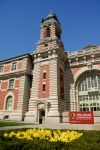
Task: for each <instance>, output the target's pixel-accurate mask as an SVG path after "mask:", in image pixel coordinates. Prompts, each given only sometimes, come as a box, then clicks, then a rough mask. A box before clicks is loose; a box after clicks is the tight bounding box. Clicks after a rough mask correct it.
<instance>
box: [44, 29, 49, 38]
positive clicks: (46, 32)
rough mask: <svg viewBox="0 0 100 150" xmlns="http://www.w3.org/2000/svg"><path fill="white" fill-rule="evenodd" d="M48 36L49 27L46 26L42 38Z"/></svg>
mask: <svg viewBox="0 0 100 150" xmlns="http://www.w3.org/2000/svg"><path fill="white" fill-rule="evenodd" d="M47 37H50V27H47V28H46V29H45V31H44V38H47Z"/></svg>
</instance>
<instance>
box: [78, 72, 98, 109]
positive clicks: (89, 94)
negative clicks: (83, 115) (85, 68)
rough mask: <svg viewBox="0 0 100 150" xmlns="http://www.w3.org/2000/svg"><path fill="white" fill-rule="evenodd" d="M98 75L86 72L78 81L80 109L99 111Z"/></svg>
mask: <svg viewBox="0 0 100 150" xmlns="http://www.w3.org/2000/svg"><path fill="white" fill-rule="evenodd" d="M99 91H100V75H99V74H96V73H92V74H86V75H85V76H84V77H83V78H82V79H80V80H79V82H78V102H79V110H80V111H100V93H99Z"/></svg>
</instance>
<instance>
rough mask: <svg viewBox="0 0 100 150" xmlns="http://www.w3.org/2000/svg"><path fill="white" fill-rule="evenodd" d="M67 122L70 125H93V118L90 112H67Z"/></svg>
mask: <svg viewBox="0 0 100 150" xmlns="http://www.w3.org/2000/svg"><path fill="white" fill-rule="evenodd" d="M69 120H70V123H72V124H93V123H94V116H93V112H92V111H87V112H85V111H84V112H78V111H77V112H76V111H73V112H69Z"/></svg>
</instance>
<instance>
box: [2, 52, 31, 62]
mask: <svg viewBox="0 0 100 150" xmlns="http://www.w3.org/2000/svg"><path fill="white" fill-rule="evenodd" d="M26 56H31V55H30V54H29V53H26V54H23V55H18V56H15V57H11V58H8V59H4V60H1V61H0V63H4V62H8V61H12V60H13V59H17V58H21V57H26Z"/></svg>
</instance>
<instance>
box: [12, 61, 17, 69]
mask: <svg viewBox="0 0 100 150" xmlns="http://www.w3.org/2000/svg"><path fill="white" fill-rule="evenodd" d="M16 65H17V62H13V63H12V68H11V70H12V71H14V70H16Z"/></svg>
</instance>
